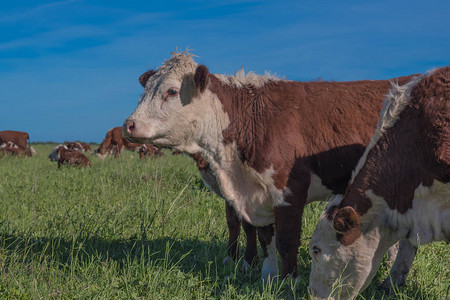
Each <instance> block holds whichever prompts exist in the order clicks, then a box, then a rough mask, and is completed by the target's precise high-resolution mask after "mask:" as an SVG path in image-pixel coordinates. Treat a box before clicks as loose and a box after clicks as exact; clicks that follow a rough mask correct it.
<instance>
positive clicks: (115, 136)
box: [95, 127, 151, 159]
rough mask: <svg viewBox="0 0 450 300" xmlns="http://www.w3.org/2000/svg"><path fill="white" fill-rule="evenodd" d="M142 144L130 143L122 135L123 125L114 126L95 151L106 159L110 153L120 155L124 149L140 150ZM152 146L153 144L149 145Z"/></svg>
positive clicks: (115, 155)
mask: <svg viewBox="0 0 450 300" xmlns="http://www.w3.org/2000/svg"><path fill="white" fill-rule="evenodd" d="M141 146H142V144H140V143H130V142H129V141H127V140H126V139H124V138H123V137H122V127H114V128H111V129H110V130H108V132H107V133H106V136H105V138H104V139H103V141H102V143H101V144H100V146H99V148H98V149H97V150H96V151H95V152H96V155H97V156H98V157H100V158H101V159H104V158H105V157H106V155H108V154H114V157H115V158H118V157H119V156H120V152H121V151H122V150H124V149H125V150H129V151H134V152H138V151H139V149H140V148H141ZM148 146H150V147H151V145H148Z"/></svg>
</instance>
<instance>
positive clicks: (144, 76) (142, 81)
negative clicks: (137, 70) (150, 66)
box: [139, 70, 156, 88]
mask: <svg viewBox="0 0 450 300" xmlns="http://www.w3.org/2000/svg"><path fill="white" fill-rule="evenodd" d="M155 73H156V71H154V70H149V71H147V72H145V73H144V74H142V75H141V76H140V77H139V83H140V84H141V85H142V87H144V88H145V85H146V84H147V81H148V79H149V78H150V77H151V76H153V75H154V74H155Z"/></svg>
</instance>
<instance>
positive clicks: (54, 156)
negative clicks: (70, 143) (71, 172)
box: [48, 144, 69, 161]
mask: <svg viewBox="0 0 450 300" xmlns="http://www.w3.org/2000/svg"><path fill="white" fill-rule="evenodd" d="M59 147H64V149H66V150H68V149H69V148H68V147H67V146H66V145H63V144H59V145H57V146H55V147H54V148H53V150H52V152H51V153H50V154H49V155H48V158H49V159H50V161H58V160H59V154H58V149H59Z"/></svg>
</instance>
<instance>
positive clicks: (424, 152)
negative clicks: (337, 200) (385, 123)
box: [340, 68, 450, 215]
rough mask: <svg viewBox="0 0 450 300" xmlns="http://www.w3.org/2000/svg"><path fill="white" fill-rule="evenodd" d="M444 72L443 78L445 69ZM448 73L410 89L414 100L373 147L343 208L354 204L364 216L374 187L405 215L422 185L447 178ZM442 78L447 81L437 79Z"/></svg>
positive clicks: (449, 70) (346, 197)
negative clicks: (442, 140)
mask: <svg viewBox="0 0 450 300" xmlns="http://www.w3.org/2000/svg"><path fill="white" fill-rule="evenodd" d="M445 72H446V76H443V75H442V74H441V73H444V74H445ZM449 73H450V68H446V70H443V71H441V72H439V73H438V74H432V75H431V76H428V77H425V78H424V79H422V80H420V81H419V82H418V83H417V84H416V85H415V86H414V87H413V88H412V91H411V96H410V102H409V103H408V105H406V107H405V108H404V109H403V111H402V112H401V113H400V115H399V116H398V119H397V121H396V122H395V124H394V126H393V127H391V128H389V129H387V130H386V131H385V132H384V133H383V134H382V136H381V137H380V138H379V140H378V141H377V143H376V144H375V145H374V146H373V147H372V148H371V149H369V152H368V154H367V158H366V162H365V164H364V166H363V168H362V169H361V170H360V171H359V173H358V174H357V175H356V176H355V179H354V181H353V183H352V184H351V185H350V187H349V188H348V190H347V191H346V195H345V197H344V199H343V201H342V202H341V204H340V207H345V206H351V207H353V208H354V209H355V210H356V212H357V213H358V214H359V215H363V214H365V213H366V212H367V211H368V209H369V208H370V207H372V202H371V200H370V199H369V198H368V197H367V193H368V192H369V191H371V192H373V193H374V194H375V195H376V196H378V197H381V198H383V201H385V202H386V204H387V205H388V206H389V208H391V209H394V210H397V211H398V212H399V213H401V214H404V213H406V211H408V209H410V208H411V207H412V205H413V198H414V193H415V191H416V189H417V188H418V187H419V186H420V185H422V186H423V187H430V186H431V185H432V184H433V182H434V180H438V181H440V182H443V183H448V182H449V180H450V178H449V177H450V175H449V174H450V172H449V164H448V161H447V162H446V161H445V159H442V158H445V157H447V159H448V153H447V154H445V153H444V152H445V151H448V144H447V146H445V145H442V143H441V142H440V140H441V139H440V138H439V136H445V135H443V133H442V132H443V131H446V132H447V133H446V135H447V136H448V135H449V131H450V129H449V127H448V125H447V126H443V122H442V120H445V119H446V118H447V120H448V117H449V110H448V107H449V104H448V103H449V102H448V100H447V101H445V100H444V99H449V98H450V84H449V80H448V78H449V77H450V76H449ZM439 76H441V77H443V79H441V80H440V79H436V77H439ZM445 78H446V79H445ZM429 95H432V96H431V97H430V96H429ZM446 107H447V108H446ZM425 133H426V134H425ZM445 149H447V150H445ZM436 161H438V162H436Z"/></svg>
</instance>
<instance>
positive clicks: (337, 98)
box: [123, 52, 410, 278]
mask: <svg viewBox="0 0 450 300" xmlns="http://www.w3.org/2000/svg"><path fill="white" fill-rule="evenodd" d="M141 78H142V79H143V81H145V82H146V86H145V90H144V92H143V94H142V95H141V97H140V99H139V102H138V106H137V108H136V110H135V111H134V112H133V113H132V114H131V115H130V116H129V117H128V118H127V119H126V120H125V122H124V126H123V128H124V129H123V134H124V137H126V138H127V139H128V140H129V141H131V142H134V143H152V144H156V145H160V146H168V147H172V148H174V149H175V150H178V151H183V152H187V153H190V154H195V153H200V154H201V155H202V156H203V157H204V158H205V159H206V160H207V161H208V163H209V165H210V168H211V170H212V172H213V174H214V176H215V180H216V181H217V184H218V187H219V190H220V192H221V194H222V196H223V197H224V198H225V199H226V200H227V201H228V202H229V203H230V204H231V205H232V206H233V208H234V209H235V210H236V212H237V214H238V216H239V218H241V219H243V220H245V221H246V222H248V223H250V224H252V225H254V226H258V227H259V228H258V230H259V234H258V236H259V237H261V238H262V239H263V243H261V244H262V246H263V249H264V250H265V251H264V253H265V257H264V261H263V267H262V272H261V277H262V278H268V277H274V276H276V275H277V274H278V264H277V257H276V251H277V250H278V252H279V253H280V255H281V259H282V264H283V268H282V272H281V277H282V278H284V277H286V276H287V275H291V276H292V277H294V278H296V277H297V253H298V247H299V242H300V231H301V218H302V213H303V209H304V206H305V205H306V204H307V203H308V202H311V201H314V200H320V199H323V198H324V197H328V196H330V195H332V194H336V193H337V194H338V193H343V192H344V191H345V188H346V186H347V183H348V181H349V179H350V177H351V171H352V170H353V169H354V167H355V165H356V163H357V162H358V159H359V158H360V157H361V155H362V154H363V153H364V149H365V146H366V145H367V144H368V143H369V140H370V138H371V135H372V133H373V131H374V129H375V126H376V124H377V119H378V112H379V111H380V109H381V104H382V101H383V99H384V95H385V94H386V93H387V91H388V90H389V87H390V83H389V81H388V80H373V81H372V80H371V81H355V82H295V81H289V80H284V79H279V78H275V77H273V76H271V75H263V76H262V75H256V74H254V73H248V74H247V75H245V74H244V72H243V70H242V71H239V72H238V73H237V74H236V76H224V75H218V74H212V73H210V72H209V70H208V68H207V67H206V66H204V65H198V64H197V63H196V62H195V61H194V60H193V58H192V55H191V54H189V53H187V52H183V53H174V54H173V55H172V57H171V58H170V59H168V60H166V61H165V62H164V64H163V65H162V66H161V67H159V68H158V70H157V71H153V70H151V71H148V72H146V73H144V74H143V75H141ZM409 78H410V77H402V78H397V79H394V80H395V81H399V82H406V81H407V80H408V79H409ZM361 99H364V101H361ZM274 224H276V226H275V227H274V226H273V225H274ZM400 250H401V249H400ZM400 250H399V251H400Z"/></svg>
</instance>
